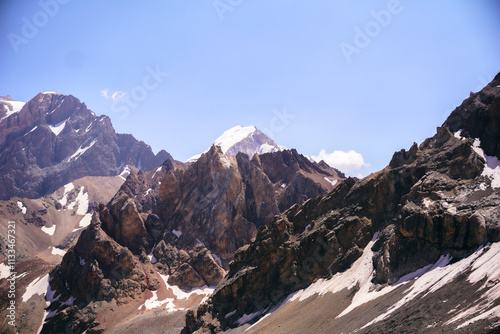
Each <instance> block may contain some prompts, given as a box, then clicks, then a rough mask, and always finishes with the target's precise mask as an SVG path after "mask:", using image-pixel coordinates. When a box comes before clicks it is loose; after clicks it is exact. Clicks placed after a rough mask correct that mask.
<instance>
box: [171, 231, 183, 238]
mask: <svg viewBox="0 0 500 334" xmlns="http://www.w3.org/2000/svg"><path fill="white" fill-rule="evenodd" d="M172 233H173V234H175V236H176V237H177V238H179V237H180V236H181V235H182V232H181V231H177V230H172Z"/></svg>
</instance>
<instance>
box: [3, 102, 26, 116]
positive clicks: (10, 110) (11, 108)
mask: <svg viewBox="0 0 500 334" xmlns="http://www.w3.org/2000/svg"><path fill="white" fill-rule="evenodd" d="M1 101H2V102H4V104H6V105H7V113H6V114H5V116H4V117H2V118H1V119H0V121H2V120H3V119H5V118H7V117H9V116H10V115H13V114H17V113H18V112H20V111H21V109H23V107H24V105H25V104H26V102H21V101H7V100H1Z"/></svg>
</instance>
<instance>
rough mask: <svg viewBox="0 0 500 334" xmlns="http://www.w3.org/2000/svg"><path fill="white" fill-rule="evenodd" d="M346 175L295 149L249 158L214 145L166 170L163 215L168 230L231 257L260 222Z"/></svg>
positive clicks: (225, 256) (319, 191) (159, 212)
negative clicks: (185, 163) (180, 165)
mask: <svg viewBox="0 0 500 334" xmlns="http://www.w3.org/2000/svg"><path fill="white" fill-rule="evenodd" d="M342 176H343V175H342V174H339V173H338V172H337V171H336V170H334V169H332V168H329V167H327V166H320V165H319V164H316V163H311V162H310V161H308V160H307V158H305V157H304V156H301V155H299V154H298V153H297V152H296V151H295V150H286V151H282V152H275V153H270V154H264V155H261V156H259V155H256V156H254V158H253V159H252V160H249V158H248V156H247V155H245V154H242V153H240V154H238V155H236V157H229V156H226V155H224V154H223V152H222V150H221V149H220V148H219V147H217V146H212V148H211V149H210V150H209V151H208V152H207V153H205V154H203V155H202V156H201V157H200V158H199V159H198V160H197V161H196V162H195V163H193V164H192V165H191V166H190V167H189V168H188V169H187V170H185V171H182V170H174V171H171V172H169V173H168V174H167V175H166V177H165V179H164V181H162V184H161V187H160V197H159V201H160V206H159V210H158V215H159V216H160V218H161V219H162V220H164V221H165V222H167V225H166V229H167V230H169V231H172V230H177V231H180V232H182V233H188V234H189V236H191V237H192V238H194V239H198V240H201V242H203V243H204V244H205V245H207V247H208V248H209V249H210V250H212V251H213V252H215V253H216V254H217V255H218V256H220V257H221V258H222V259H223V260H225V262H226V263H227V262H228V261H227V260H229V259H231V258H232V256H233V254H234V252H235V251H236V249H238V248H239V247H241V246H243V245H246V244H248V243H249V242H250V241H251V240H252V239H253V238H255V236H256V233H257V228H258V227H259V226H261V225H266V224H268V223H269V222H271V220H272V218H273V217H274V216H275V215H276V214H278V213H279V212H280V211H282V210H284V209H286V208H287V207H288V206H290V205H292V204H295V203H302V202H304V201H305V200H306V199H308V198H311V197H317V196H319V195H322V194H325V193H326V192H327V191H329V190H331V189H332V188H333V185H332V183H333V182H332V181H331V180H335V181H337V180H340V179H341V177H342ZM327 179H328V180H327ZM330 179H331V180H330ZM329 180H330V181H329Z"/></svg>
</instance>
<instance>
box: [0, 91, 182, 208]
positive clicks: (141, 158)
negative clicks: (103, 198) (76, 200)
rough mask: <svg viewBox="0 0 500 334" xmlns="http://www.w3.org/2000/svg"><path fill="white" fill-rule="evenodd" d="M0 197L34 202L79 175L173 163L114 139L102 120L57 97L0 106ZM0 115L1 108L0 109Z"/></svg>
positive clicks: (130, 140) (128, 139) (123, 138)
mask: <svg viewBox="0 0 500 334" xmlns="http://www.w3.org/2000/svg"><path fill="white" fill-rule="evenodd" d="M0 108H3V111H0V117H1V116H2V115H3V118H1V119H0V181H1V182H2V185H3V187H2V189H1V190H0V198H2V199H8V198H10V197H12V196H15V195H17V196H23V197H30V198H37V197H40V196H42V195H45V194H48V193H51V192H53V191H55V190H56V189H57V188H59V187H60V186H62V185H64V184H67V183H68V182H71V181H73V180H76V179H78V178H81V177H83V176H89V175H90V176H113V175H118V174H119V172H120V169H121V167H122V166H124V165H126V164H129V165H134V166H137V167H140V168H144V169H146V170H149V169H152V168H155V167H158V166H160V165H161V164H162V163H163V162H164V161H165V160H173V159H172V157H171V156H170V154H168V153H167V152H166V151H163V150H162V151H160V152H159V153H158V154H156V155H155V154H154V153H153V151H152V150H151V147H150V146H149V145H147V144H145V143H144V142H142V141H138V140H136V139H135V138H134V137H133V136H131V135H126V134H117V133H116V132H115V130H114V128H113V125H112V124H111V120H110V119H109V117H107V116H96V115H95V113H94V112H92V111H91V110H89V109H88V108H87V106H86V105H85V103H82V102H81V101H80V100H79V99H77V98H76V97H74V96H72V95H63V94H61V93H58V92H45V93H39V94H37V95H36V96H35V97H34V98H33V99H31V100H30V101H29V102H27V103H26V104H22V106H21V104H20V103H18V104H16V103H15V102H13V101H10V100H8V101H7V100H6V99H5V100H3V101H0ZM0 110H1V109H0Z"/></svg>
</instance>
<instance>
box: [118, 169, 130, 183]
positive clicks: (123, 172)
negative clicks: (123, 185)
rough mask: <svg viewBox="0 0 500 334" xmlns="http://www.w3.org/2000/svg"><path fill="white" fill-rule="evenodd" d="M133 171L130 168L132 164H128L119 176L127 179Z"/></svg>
mask: <svg viewBox="0 0 500 334" xmlns="http://www.w3.org/2000/svg"><path fill="white" fill-rule="evenodd" d="M131 172H132V170H131V169H130V166H129V165H126V166H125V168H123V170H122V172H121V173H120V174H119V175H118V176H119V177H121V178H122V179H123V180H124V181H125V180H126V179H127V177H128V176H129V175H130V173H131Z"/></svg>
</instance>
